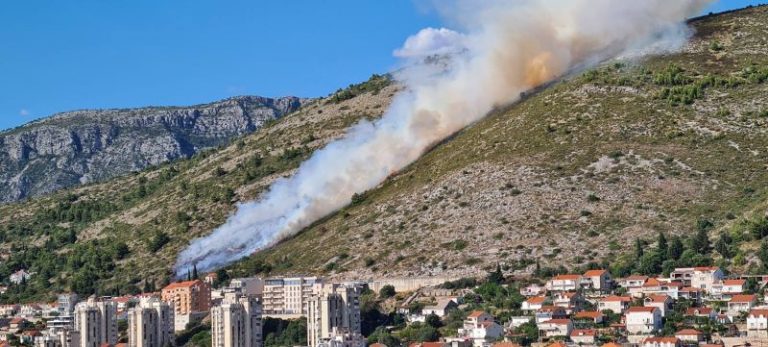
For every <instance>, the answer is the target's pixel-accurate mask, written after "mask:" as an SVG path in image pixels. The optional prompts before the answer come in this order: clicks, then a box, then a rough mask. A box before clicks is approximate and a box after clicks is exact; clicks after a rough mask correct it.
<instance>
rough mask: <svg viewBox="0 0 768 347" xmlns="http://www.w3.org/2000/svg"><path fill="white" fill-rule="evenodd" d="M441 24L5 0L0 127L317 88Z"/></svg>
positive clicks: (407, 10) (251, 5)
mask: <svg viewBox="0 0 768 347" xmlns="http://www.w3.org/2000/svg"><path fill="white" fill-rule="evenodd" d="M758 2H759V1H748V0H743V1H742V0H721V1H719V2H718V3H717V4H716V5H715V6H714V7H713V8H712V9H711V11H721V10H723V9H727V8H737V7H743V6H746V5H748V4H750V3H758ZM440 25H441V23H440V20H439V18H437V16H436V15H435V14H434V13H432V12H430V11H428V10H425V8H424V7H423V6H419V2H418V1H417V2H414V0H333V1H318V0H291V1H282V0H280V1H277V0H274V1H267V0H262V1H253V0H225V1H215V2H214V1H210V0H176V1H170V0H169V1H156V0H132V1H103V0H81V1H43V0H25V1H6V2H3V3H2V4H0V129H5V128H10V127H14V126H17V125H20V124H23V123H26V122H28V121H31V120H33V119H37V118H40V117H44V116H47V115H49V114H51V113H54V112H59V111H66V110H73V109H82V108H110V107H137V106H147V105H190V104H196V103H204V102H209V101H214V100H218V99H222V98H226V97H229V96H234V95H244V94H255V95H265V96H282V95H297V96H321V95H326V94H328V93H330V92H332V91H334V90H336V89H338V88H340V87H343V86H346V85H348V84H350V83H354V82H358V81H362V80H365V79H367V78H368V77H369V76H370V75H371V74H372V73H380V72H386V71H388V70H390V69H391V68H392V67H394V66H395V65H396V63H397V62H396V60H395V59H394V58H393V57H392V51H393V50H394V49H396V48H398V47H399V46H400V45H401V44H402V42H403V41H404V40H405V39H406V38H407V37H408V36H409V35H411V34H413V33H416V32H417V31H418V30H420V29H422V28H424V27H428V26H440Z"/></svg>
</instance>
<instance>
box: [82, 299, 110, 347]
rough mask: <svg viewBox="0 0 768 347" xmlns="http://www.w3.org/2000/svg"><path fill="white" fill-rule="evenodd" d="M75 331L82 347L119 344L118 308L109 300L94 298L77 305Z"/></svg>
mask: <svg viewBox="0 0 768 347" xmlns="http://www.w3.org/2000/svg"><path fill="white" fill-rule="evenodd" d="M75 330H76V331H77V332H78V333H79V339H80V343H79V344H78V345H79V346H80V347H99V346H101V345H102V344H105V343H106V344H110V345H114V344H115V343H117V307H116V305H115V303H113V302H111V301H109V300H97V299H96V298H94V297H91V298H89V299H88V300H87V301H84V302H81V303H78V304H77V305H75Z"/></svg>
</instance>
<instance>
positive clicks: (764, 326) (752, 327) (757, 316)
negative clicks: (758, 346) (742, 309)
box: [747, 308, 768, 338]
mask: <svg viewBox="0 0 768 347" xmlns="http://www.w3.org/2000/svg"><path fill="white" fill-rule="evenodd" d="M747 336H749V337H756V338H768V309H766V308H761V309H752V310H751V311H749V315H748V316H747Z"/></svg>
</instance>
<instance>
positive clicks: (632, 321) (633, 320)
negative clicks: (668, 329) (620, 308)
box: [624, 306, 662, 334]
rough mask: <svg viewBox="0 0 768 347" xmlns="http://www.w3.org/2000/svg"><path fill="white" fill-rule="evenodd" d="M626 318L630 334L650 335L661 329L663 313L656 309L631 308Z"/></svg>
mask: <svg viewBox="0 0 768 347" xmlns="http://www.w3.org/2000/svg"><path fill="white" fill-rule="evenodd" d="M624 318H625V322H626V327H627V331H628V332H629V333H630V334H650V333H652V332H654V331H658V330H660V329H661V324H662V319H661V311H660V310H659V309H658V308H656V307H644V306H637V307H630V308H629V309H627V313H626V314H625V316H624Z"/></svg>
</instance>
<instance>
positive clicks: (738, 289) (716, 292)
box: [709, 279, 747, 300]
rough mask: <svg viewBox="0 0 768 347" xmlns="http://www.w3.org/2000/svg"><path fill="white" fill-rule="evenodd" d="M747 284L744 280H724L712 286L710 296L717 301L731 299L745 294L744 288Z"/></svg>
mask: <svg viewBox="0 0 768 347" xmlns="http://www.w3.org/2000/svg"><path fill="white" fill-rule="evenodd" d="M746 284H747V280H744V279H730V280H722V281H721V282H718V283H715V284H714V285H713V286H712V290H711V291H710V292H709V295H710V296H712V297H713V298H715V299H726V300H727V299H730V298H731V297H732V296H733V295H736V294H742V293H744V287H745V286H746Z"/></svg>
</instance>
